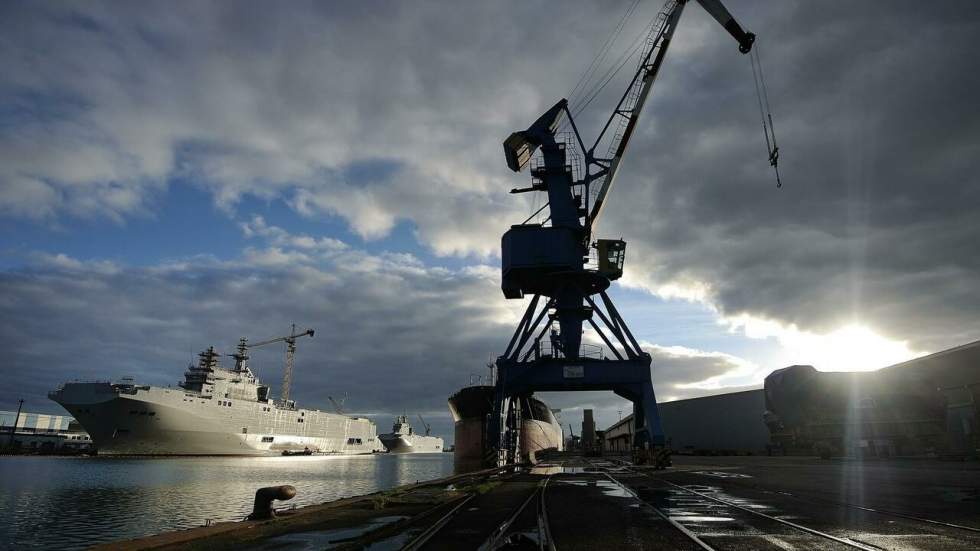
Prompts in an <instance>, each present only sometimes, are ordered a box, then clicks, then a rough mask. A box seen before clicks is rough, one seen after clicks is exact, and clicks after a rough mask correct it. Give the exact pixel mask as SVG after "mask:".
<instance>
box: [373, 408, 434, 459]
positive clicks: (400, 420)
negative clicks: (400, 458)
mask: <svg viewBox="0 0 980 551" xmlns="http://www.w3.org/2000/svg"><path fill="white" fill-rule="evenodd" d="M419 421H421V422H422V425H423V426H424V427H425V436H422V435H420V434H416V433H415V430H414V429H413V428H412V425H410V424H409V423H408V417H407V416H405V415H399V416H398V417H396V418H395V424H394V425H393V426H392V427H391V432H390V433H389V434H379V435H378V439H379V440H381V443H382V444H384V446H385V448H387V449H388V451H389V452H390V453H435V452H441V451H442V444H443V442H442V438H439V437H437V436H429V431H430V427H429V425H428V424H427V423H426V422H425V420H424V419H422V416H421V415H420V416H419Z"/></svg>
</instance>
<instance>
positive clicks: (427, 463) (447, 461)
mask: <svg viewBox="0 0 980 551" xmlns="http://www.w3.org/2000/svg"><path fill="white" fill-rule="evenodd" d="M452 455H453V454H450V453H441V454H418V455H376V456H351V457H326V456H298V457H241V458H218V457H202V458H153V459H134V458H127V459H114V458H60V457H2V458H0V518H3V519H4V520H3V521H2V522H0V548H5V549H6V548H9V549H13V548H23V547H44V548H61V549H73V548H82V547H86V546H89V545H92V544H95V543H98V542H103V541H112V540H118V539H123V538H132V537H137V536H142V535H147V534H154V533H157V532H161V531H164V530H173V529H178V528H189V527H193V526H201V525H203V524H204V523H205V522H206V521H207V520H212V521H227V520H240V519H242V518H244V517H245V515H247V514H248V512H249V511H250V510H251V504H252V498H253V496H254V495H255V490H256V489H257V488H260V487H262V486H274V485H281V484H291V485H293V486H296V489H297V490H298V494H297V496H296V497H295V498H294V499H293V500H292V501H290V502H288V503H289V504H290V505H293V504H295V505H296V506H302V505H310V504H314V503H321V502H323V501H328V500H332V499H337V498H341V497H349V496H353V495H360V494H365V493H370V492H374V491H377V490H382V489H387V488H391V487H394V486H399V485H402V484H408V483H412V482H415V481H416V480H420V481H421V480H431V479H433V478H440V477H443V476H448V475H450V474H452V470H453V462H452ZM4 546H9V547H4Z"/></svg>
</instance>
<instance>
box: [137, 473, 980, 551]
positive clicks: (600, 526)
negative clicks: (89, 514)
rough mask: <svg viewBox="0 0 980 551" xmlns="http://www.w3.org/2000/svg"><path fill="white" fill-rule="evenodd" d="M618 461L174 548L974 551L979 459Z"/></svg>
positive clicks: (392, 501) (335, 511) (457, 488)
mask: <svg viewBox="0 0 980 551" xmlns="http://www.w3.org/2000/svg"><path fill="white" fill-rule="evenodd" d="M625 459H626V458H625V457H617V456H607V457H598V458H584V457H577V456H573V455H569V454H562V455H559V456H554V457H552V458H550V459H544V460H543V461H542V462H541V463H539V464H538V465H536V466H534V467H533V468H530V469H528V468H518V469H516V470H500V469H495V470H489V471H483V472H482V474H481V473H473V474H469V475H464V476H463V477H453V478H452V479H446V480H444V481H441V482H433V483H429V484H428V485H421V486H414V487H404V488H402V489H399V490H396V491H394V492H393V493H391V494H390V495H388V494H386V495H385V496H378V495H375V496H374V497H371V496H364V497H363V498H359V499H352V500H350V503H349V504H347V505H344V504H338V505H330V504H328V505H322V506H318V507H314V508H311V511H309V512H306V511H304V510H302V509H300V510H297V511H296V513H295V514H294V515H292V516H291V517H289V518H284V519H282V520H281V521H280V520H278V519H277V520H276V521H272V522H266V523H265V524H261V525H256V526H251V527H250V525H249V524H248V523H236V524H237V525H240V526H242V527H243V528H244V529H245V530H242V529H238V528H236V527H229V528H223V529H222V530H223V532H222V533H221V534H209V533H207V532H201V537H200V538H196V537H194V536H193V534H188V537H184V538H183V539H182V540H181V543H180V545H179V546H175V547H174V548H178V547H180V548H184V547H186V546H187V545H188V544H192V546H193V547H195V548H200V549H208V551H216V550H218V549H239V548H242V547H248V548H252V549H296V550H300V549H312V548H317V549H336V550H347V549H351V550H352V549H372V550H379V549H380V550H388V549H402V548H407V549H427V550H431V549H502V548H506V549H519V550H521V549H528V550H531V549H556V550H561V551H568V550H575V551H577V550H585V549H589V550H592V549H636V550H655V549H671V550H674V549H680V550H688V549H692V550H697V549H702V550H712V549H717V550H726V551H727V550H739V551H741V550H746V551H748V550H783V551H787V550H796V549H799V550H828V551H830V550H841V549H862V550H865V551H877V550H882V549H887V550H895V551H899V550H901V551H905V550H933V549H934V550H950V551H953V550H965V549H980V499H978V496H980V463H977V462H960V463H945V462H940V461H935V460H891V461H866V462H857V461H845V460H820V459H810V458H797V457H711V458H709V457H687V456H680V457H675V458H674V465H673V467H671V468H669V469H666V470H655V469H652V468H650V467H645V466H634V465H631V464H629V463H628V462H627V461H626V460H625ZM382 498H383V499H382ZM345 519H346V520H345ZM253 529H254V532H253V533H252V534H251V535H248V530H253ZM202 530H207V529H202ZM246 542H247V545H245V544H246ZM148 547H150V546H145V547H140V542H133V546H132V547H131V548H133V549H140V548H148Z"/></svg>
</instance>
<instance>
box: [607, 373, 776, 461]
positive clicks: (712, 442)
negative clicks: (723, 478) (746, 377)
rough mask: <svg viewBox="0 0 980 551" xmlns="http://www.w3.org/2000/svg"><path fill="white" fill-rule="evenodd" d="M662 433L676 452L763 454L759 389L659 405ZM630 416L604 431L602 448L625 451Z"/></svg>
mask: <svg viewBox="0 0 980 551" xmlns="http://www.w3.org/2000/svg"><path fill="white" fill-rule="evenodd" d="M659 406H660V417H661V420H662V421H663V426H664V433H665V434H666V435H667V439H668V440H669V442H670V446H671V448H673V449H674V451H675V452H679V453H685V452H689V453H765V452H766V446H767V445H768V444H769V430H768V429H767V428H766V425H765V423H764V422H763V420H762V416H763V413H764V412H765V409H766V407H765V406H766V401H765V395H764V393H763V391H762V389H759V390H746V391H744V392H733V393H731V394H719V395H717V396H706V397H703V398H691V399H689V400H677V401H674V402H664V403H661V404H659ZM634 430H635V427H634V424H633V416H632V415H629V416H627V417H624V418H623V419H622V420H621V421H619V422H618V423H616V424H614V425H612V426H611V427H609V428H608V429H606V433H605V449H606V450H609V451H622V452H626V451H629V450H630V449H631V447H632V441H633V432H634Z"/></svg>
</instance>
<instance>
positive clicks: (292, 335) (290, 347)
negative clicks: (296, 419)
mask: <svg viewBox="0 0 980 551" xmlns="http://www.w3.org/2000/svg"><path fill="white" fill-rule="evenodd" d="M313 333H314V330H313V329H304V330H303V331H301V332H299V333H297V332H296V324H295V323H294V324H293V327H292V330H291V331H290V332H289V335H286V336H284V337H276V338H274V339H268V340H264V341H259V342H256V343H251V344H244V347H245V348H258V347H260V346H266V345H268V344H275V343H277V342H284V343H286V365H285V367H284V368H283V373H282V390H281V391H280V394H281V395H282V398H281V399H282V401H283V403H285V402H287V401H288V400H289V387H290V386H291V385H292V382H293V357H294V356H295V355H296V339H297V338H298V337H307V336H309V337H312V336H313ZM243 343H244V340H243Z"/></svg>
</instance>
